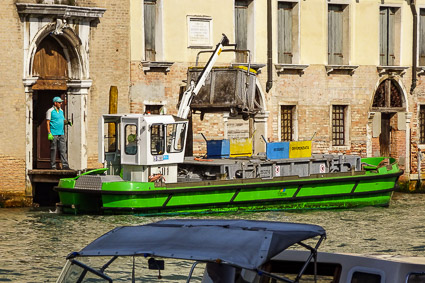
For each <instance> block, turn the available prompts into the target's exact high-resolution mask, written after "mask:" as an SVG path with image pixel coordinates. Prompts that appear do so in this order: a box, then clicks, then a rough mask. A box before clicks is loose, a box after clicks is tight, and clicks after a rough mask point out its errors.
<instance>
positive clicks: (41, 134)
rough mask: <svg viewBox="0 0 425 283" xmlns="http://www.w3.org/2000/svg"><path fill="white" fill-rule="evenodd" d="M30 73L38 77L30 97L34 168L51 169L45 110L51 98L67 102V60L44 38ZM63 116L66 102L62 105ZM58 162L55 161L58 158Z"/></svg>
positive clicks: (57, 46) (56, 45)
mask: <svg viewBox="0 0 425 283" xmlns="http://www.w3.org/2000/svg"><path fill="white" fill-rule="evenodd" d="M32 73H33V74H34V75H37V76H38V80H37V82H36V83H35V84H34V85H33V86H32V89H33V91H34V95H33V112H34V114H33V157H34V158H33V160H34V163H33V168H35V169H43V168H50V141H49V140H48V139H47V126H46V111H47V110H48V109H49V108H50V107H52V106H53V97H55V96H59V97H61V98H62V99H63V100H66V91H67V81H68V61H67V58H66V56H65V52H64V51H63V48H62V46H61V45H60V44H59V42H58V41H57V40H56V39H55V38H54V37H52V36H47V37H46V38H45V39H43V41H42V42H40V44H39V45H38V47H37V52H36V53H35V55H34V61H33V69H32ZM62 108H64V112H65V113H64V114H65V117H66V101H65V103H62ZM65 130H66V129H65ZM57 160H58V159H57Z"/></svg>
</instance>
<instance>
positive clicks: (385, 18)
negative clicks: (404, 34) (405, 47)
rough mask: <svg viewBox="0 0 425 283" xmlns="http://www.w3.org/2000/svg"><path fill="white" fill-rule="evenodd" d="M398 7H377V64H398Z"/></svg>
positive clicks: (399, 19)
mask: <svg viewBox="0 0 425 283" xmlns="http://www.w3.org/2000/svg"><path fill="white" fill-rule="evenodd" d="M400 14H401V12H400V8H396V7H381V8H380V9H379V33H380V34H379V37H380V38H379V64H380V65H381V66H397V65H399V64H400V62H399V61H400V60H399V57H400V56H399V54H400V25H401V23H400V21H401V18H400Z"/></svg>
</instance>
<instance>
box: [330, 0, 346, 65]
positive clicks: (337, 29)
mask: <svg viewBox="0 0 425 283" xmlns="http://www.w3.org/2000/svg"><path fill="white" fill-rule="evenodd" d="M343 8H344V7H343V6H342V5H329V6H328V64H329V65H342V63H343V10H344V9H343Z"/></svg>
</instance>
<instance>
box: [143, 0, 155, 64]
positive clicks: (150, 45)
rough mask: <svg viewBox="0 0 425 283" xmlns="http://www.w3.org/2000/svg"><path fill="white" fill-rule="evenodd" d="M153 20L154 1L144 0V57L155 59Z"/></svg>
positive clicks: (148, 59)
mask: <svg viewBox="0 0 425 283" xmlns="http://www.w3.org/2000/svg"><path fill="white" fill-rule="evenodd" d="M155 22H156V2H155V1H146V0H145V2H144V24H145V59H146V61H155V53H156V52H155Z"/></svg>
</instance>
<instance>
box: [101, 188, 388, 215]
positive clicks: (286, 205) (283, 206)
mask: <svg viewBox="0 0 425 283" xmlns="http://www.w3.org/2000/svg"><path fill="white" fill-rule="evenodd" d="M390 199H391V192H386V193H382V194H378V195H374V196H361V197H355V198H352V197H345V198H323V199H310V200H308V201H287V202H284V201H283V202H279V203H264V204H247V205H243V204H239V205H237V206H235V205H223V206H203V207H193V208H188V207H177V208H173V209H160V210H159V209H151V210H148V211H138V210H134V211H130V210H125V209H118V210H117V209H114V208H103V213H105V214H116V213H124V214H125V213H131V214H137V215H141V216H157V215H170V214H176V215H178V214H206V213H226V212H236V211H245V212H258V211H292V210H294V211H295V210H297V211H298V210H310V209H338V208H341V209H342V208H353V207H365V206H388V205H389V202H390Z"/></svg>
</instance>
